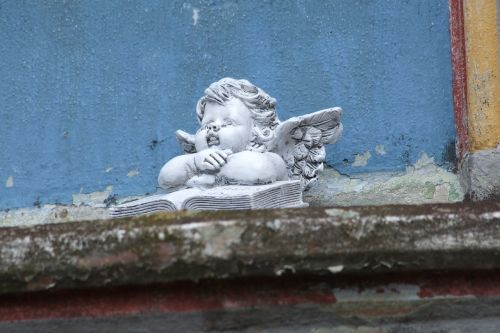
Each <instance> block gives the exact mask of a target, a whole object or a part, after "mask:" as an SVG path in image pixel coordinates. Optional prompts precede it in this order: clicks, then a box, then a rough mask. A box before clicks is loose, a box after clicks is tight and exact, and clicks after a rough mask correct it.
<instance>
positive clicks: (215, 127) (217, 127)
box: [208, 123, 220, 132]
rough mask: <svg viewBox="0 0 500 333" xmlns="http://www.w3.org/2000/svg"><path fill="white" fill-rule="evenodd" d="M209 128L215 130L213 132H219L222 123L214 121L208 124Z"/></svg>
mask: <svg viewBox="0 0 500 333" xmlns="http://www.w3.org/2000/svg"><path fill="white" fill-rule="evenodd" d="M208 129H209V130H211V131H213V132H218V131H219V129H220V125H219V124H217V123H212V124H210V125H208Z"/></svg>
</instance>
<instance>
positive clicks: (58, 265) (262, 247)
mask: <svg viewBox="0 0 500 333" xmlns="http://www.w3.org/2000/svg"><path fill="white" fill-rule="evenodd" d="M499 259H500V203H499V202H489V203H484V202H483V203H475V204H473V203H463V204H444V205H422V206H376V207H375V206H372V207H350V208H307V209H285V210H263V211H252V212H243V211H239V212H238V211H235V212H198V213H192V212H191V213H190V212H177V213H165V214H155V215H150V216H139V217H135V218H126V219H115V220H103V221H90V222H88V221H87V222H75V223H62V224H48V225H39V226H34V227H24V228H22V227H12V228H3V229H2V233H1V234H0V262H2V265H0V292H2V293H9V292H21V291H33V290H45V289H61V288H80V287H89V286H105V285H126V284H135V285H137V284H147V283H152V282H172V281H181V280H200V279H206V278H215V279H219V278H229V277H231V278H242V277H251V276H281V275H290V274H315V275H331V274H343V273H349V274H352V273H354V274H358V273H360V274H369V273H380V272H408V271H410V272H411V271H428V270H464V269H465V270H473V269H495V268H500V260H499Z"/></svg>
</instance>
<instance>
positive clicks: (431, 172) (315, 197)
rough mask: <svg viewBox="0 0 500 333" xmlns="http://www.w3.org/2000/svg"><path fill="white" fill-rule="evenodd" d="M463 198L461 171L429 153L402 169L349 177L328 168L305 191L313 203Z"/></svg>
mask: <svg viewBox="0 0 500 333" xmlns="http://www.w3.org/2000/svg"><path fill="white" fill-rule="evenodd" d="M463 198H464V190H463V188H462V186H461V185H460V180H459V177H458V175H456V174H454V173H452V172H449V171H448V170H446V169H444V168H441V167H439V166H437V165H436V164H435V163H434V160H433V158H430V157H429V156H427V155H426V154H422V156H421V157H420V159H419V160H418V161H417V162H416V163H415V165H413V166H409V167H407V168H406V171H405V172H399V173H366V174H356V175H352V176H350V177H349V176H345V175H341V174H340V173H338V172H336V171H335V170H333V169H330V168H326V169H325V171H324V172H323V173H322V174H321V177H320V178H319V180H318V182H317V183H316V184H315V186H313V187H312V188H311V189H310V190H309V191H306V192H305V193H304V200H305V201H306V202H309V204H310V205H311V206H331V205H338V206H353V205H383V204H422V203H438V202H443V203H446V202H457V201H462V200H463Z"/></svg>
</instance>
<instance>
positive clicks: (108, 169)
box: [104, 166, 113, 173]
mask: <svg viewBox="0 0 500 333" xmlns="http://www.w3.org/2000/svg"><path fill="white" fill-rule="evenodd" d="M111 171H113V167H112V166H109V167H107V168H106V170H105V171H104V172H106V173H110V172H111Z"/></svg>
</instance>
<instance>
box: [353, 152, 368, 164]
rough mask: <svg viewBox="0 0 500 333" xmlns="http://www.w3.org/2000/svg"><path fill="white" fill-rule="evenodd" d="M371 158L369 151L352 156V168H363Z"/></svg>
mask: <svg viewBox="0 0 500 333" xmlns="http://www.w3.org/2000/svg"><path fill="white" fill-rule="evenodd" d="M370 157H372V154H371V153H370V151H369V150H367V151H365V152H364V153H363V154H361V155H360V154H356V155H355V156H354V163H352V166H354V167H363V166H366V165H367V164H368V160H369V159H370Z"/></svg>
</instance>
